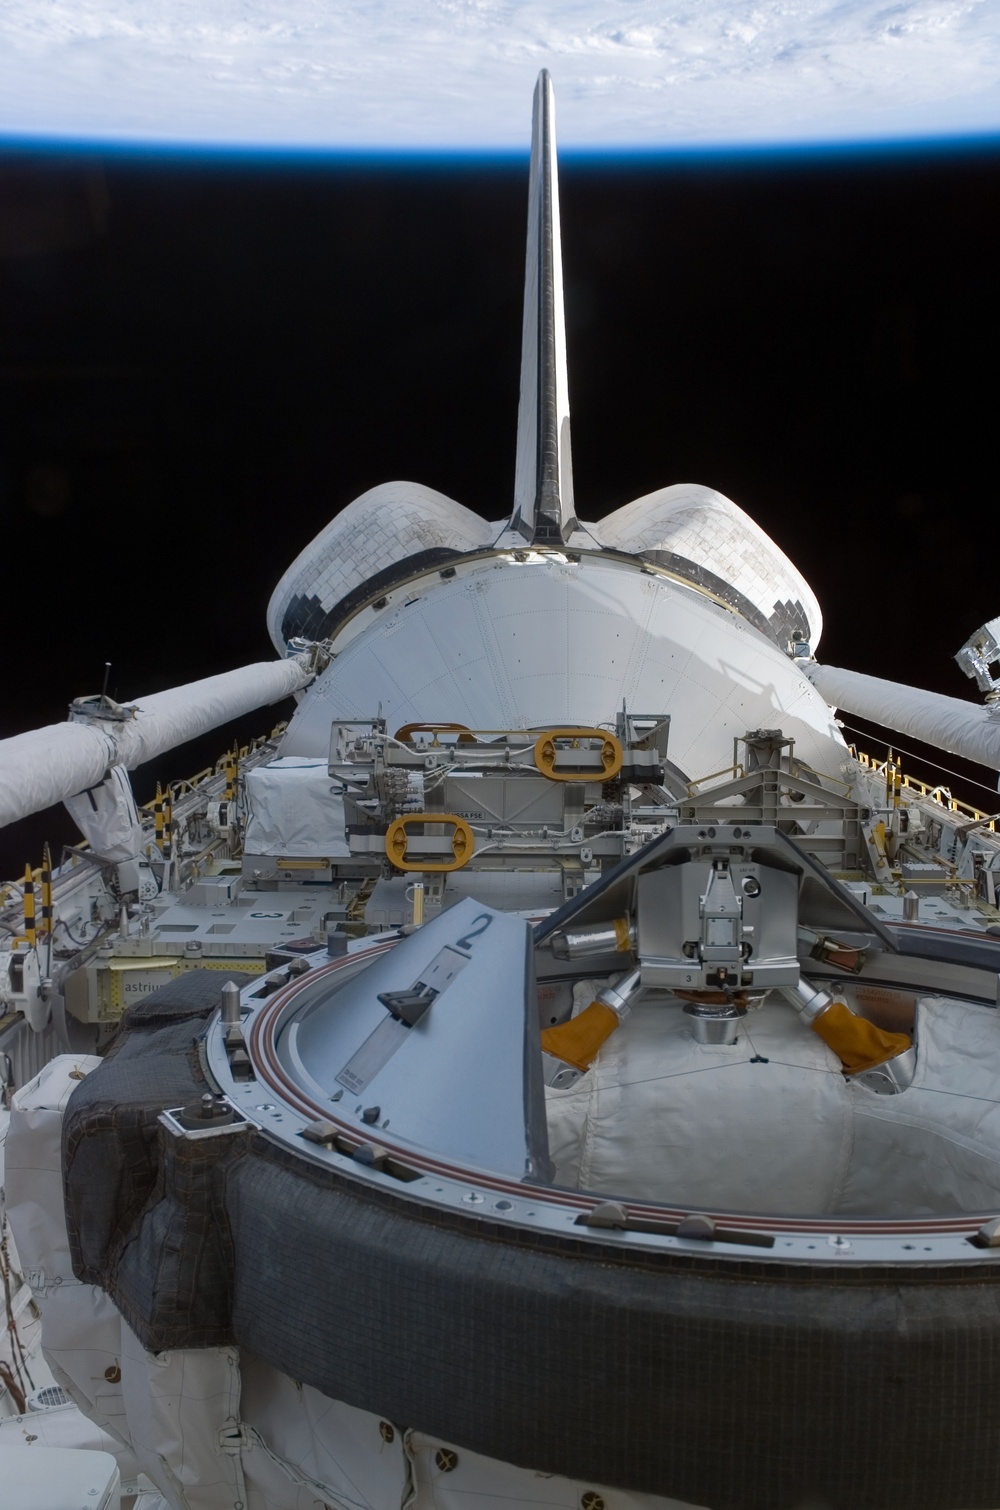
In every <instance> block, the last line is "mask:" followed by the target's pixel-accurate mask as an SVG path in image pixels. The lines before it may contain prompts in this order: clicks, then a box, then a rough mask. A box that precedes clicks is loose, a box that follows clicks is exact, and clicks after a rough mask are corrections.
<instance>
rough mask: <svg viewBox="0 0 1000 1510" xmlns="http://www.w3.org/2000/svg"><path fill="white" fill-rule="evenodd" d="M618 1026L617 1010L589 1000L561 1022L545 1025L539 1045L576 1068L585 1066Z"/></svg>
mask: <svg viewBox="0 0 1000 1510" xmlns="http://www.w3.org/2000/svg"><path fill="white" fill-rule="evenodd" d="M617 1026H618V1014H617V1013H616V1012H612V1010H611V1008H610V1007H606V1006H605V1005H604V1003H603V1002H602V1001H592V1002H591V1003H590V1006H589V1007H584V1009H583V1011H582V1012H581V1013H580V1014H579V1016H577V1017H571V1018H570V1019H569V1021H568V1022H560V1023H558V1024H557V1025H556V1026H555V1027H554V1028H544V1029H543V1030H542V1048H543V1050H544V1051H545V1053H546V1054H552V1055H554V1056H555V1058H556V1059H562V1060H563V1061H564V1062H565V1063H566V1064H572V1065H573V1066H574V1067H575V1068H576V1069H578V1070H587V1069H589V1068H590V1066H591V1063H592V1062H593V1060H595V1059H596V1058H597V1053H598V1050H599V1049H600V1047H601V1045H602V1044H603V1043H604V1042H605V1040H606V1039H608V1038H610V1037H611V1035H612V1033H613V1032H614V1031H615V1028H617Z"/></svg>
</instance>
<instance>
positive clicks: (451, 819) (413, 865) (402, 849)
mask: <svg viewBox="0 0 1000 1510" xmlns="http://www.w3.org/2000/svg"><path fill="white" fill-rule="evenodd" d="M411 823H450V824H452V826H453V832H452V836H451V852H452V854H453V855H454V857H455V858H454V859H453V860H409V859H407V850H408V848H409V844H410V835H409V834H407V832H406V830H407V826H408V825H409V824H411ZM414 838H416V836H414ZM417 842H419V840H417ZM475 847H476V841H475V838H474V836H473V833H472V829H471V828H470V827H469V825H468V824H467V823H466V821H465V819H464V818H460V817H459V816H458V814H457V813H405V814H404V815H403V817H402V818H397V819H396V821H395V822H394V823H390V825H389V828H388V831H387V833H386V836H385V852H386V855H387V856H388V858H389V859H390V860H391V861H392V863H393V865H395V867H396V869H397V870H432V871H440V870H461V869H462V866H463V865H467V864H468V862H469V861H470V860H471V859H472V855H473V852H474V850H475Z"/></svg>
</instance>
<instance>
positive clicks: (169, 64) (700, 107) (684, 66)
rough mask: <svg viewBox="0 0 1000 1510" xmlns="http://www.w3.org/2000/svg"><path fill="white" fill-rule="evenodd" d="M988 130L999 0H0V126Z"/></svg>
mask: <svg viewBox="0 0 1000 1510" xmlns="http://www.w3.org/2000/svg"><path fill="white" fill-rule="evenodd" d="M542 67H547V68H548V69H549V70H550V71H551V73H552V76H553V80H554V82H555V86H556V99H557V104H558V109H559V135H560V142H561V144H562V145H563V146H564V147H611V148H615V147H641V148H657V147H684V146H700V145H708V144H713V143H739V144H748V143H762V142H802V141H806V142H815V141H828V140H835V141H836V140H864V139H872V138H874V139H884V138H886V137H912V136H942V135H943V136H949V135H955V134H968V133H974V134H980V133H995V132H1000V4H998V3H997V0H897V3H892V0H886V3H873V0H839V3H838V0H757V3H753V0H750V3H746V4H743V3H738V0H549V3H538V0H536V3H523V4H522V3H517V0H366V3H360V0H4V4H3V6H2V8H0V133H2V134H3V135H5V136H7V137H10V136H11V135H17V136H49V135H56V136H59V137H63V138H66V137H73V138H80V137H83V138H89V139H94V138H98V139H113V140H118V141H129V140H143V141H150V140H153V141H164V142H190V143H194V142H212V143H218V144H227V145H228V144H232V145H240V144H242V145H248V146H249V145H267V146H303V147H325V148H330V147H332V148H347V149H353V148H366V147H390V148H404V149H409V148H436V147H446V148H466V147H469V148H481V147H517V148H523V147H524V146H525V145H526V139H527V122H528V119H529V115H528V108H529V102H530V94H531V88H532V85H533V82H534V78H535V75H536V73H537V72H538V70H539V68H542Z"/></svg>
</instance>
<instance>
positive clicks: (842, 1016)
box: [812, 1001, 912, 1075]
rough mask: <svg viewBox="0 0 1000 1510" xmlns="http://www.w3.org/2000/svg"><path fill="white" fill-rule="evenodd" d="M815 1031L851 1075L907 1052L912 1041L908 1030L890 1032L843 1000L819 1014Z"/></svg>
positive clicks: (813, 1028) (814, 1024)
mask: <svg viewBox="0 0 1000 1510" xmlns="http://www.w3.org/2000/svg"><path fill="white" fill-rule="evenodd" d="M812 1030H813V1032H814V1033H816V1034H817V1035H818V1036H819V1037H820V1038H822V1040H823V1042H824V1043H825V1044H826V1045H827V1047H828V1048H831V1049H832V1050H833V1052H834V1053H835V1054H836V1055H837V1056H838V1058H839V1059H840V1062H841V1064H842V1065H843V1066H844V1069H845V1070H847V1072H848V1073H849V1074H852V1075H854V1074H857V1072H858V1071H859V1070H870V1069H873V1068H874V1067H875V1065H876V1064H884V1063H885V1061H886V1060H887V1059H895V1057H896V1055H897V1054H902V1053H905V1051H906V1050H907V1049H908V1048H909V1047H910V1043H911V1042H912V1040H911V1039H910V1037H909V1036H908V1035H907V1034H906V1033H886V1032H885V1031H884V1030H883V1029H882V1028H877V1027H876V1026H875V1024H874V1023H873V1022H869V1021H868V1019H867V1017H856V1016H855V1015H854V1013H853V1012H852V1011H851V1009H850V1007H848V1006H845V1005H844V1003H843V1002H842V1001H835V1002H834V1003H833V1005H832V1006H830V1007H827V1009H826V1011H825V1012H823V1013H821V1014H820V1016H819V1017H817V1019H816V1021H815V1022H814V1023H813V1024H812Z"/></svg>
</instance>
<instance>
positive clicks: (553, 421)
mask: <svg viewBox="0 0 1000 1510" xmlns="http://www.w3.org/2000/svg"><path fill="white" fill-rule="evenodd" d="M510 522H511V527H512V528H513V529H516V530H518V531H519V532H520V534H522V535H523V536H524V538H525V539H526V540H528V541H530V542H532V543H537V544H542V543H544V542H556V541H562V542H563V543H565V542H566V541H567V540H568V539H569V537H570V535H571V534H572V532H573V531H574V530H575V529H576V527H577V522H576V512H575V509H574V506H573V467H572V460H571V454H570V431H569V389H568V381H567V374H566V317H565V310H564V308H563V280H562V249H561V245H560V240H559V186H558V181H557V174H556V139H555V104H554V98H553V93H552V81H551V79H550V78H549V74H548V71H547V70H546V69H543V70H542V72H541V73H540V74H539V76H538V83H537V84H536V86H535V101H534V117H533V122H532V133H531V174H530V180H529V186H528V246H527V255H526V258H525V277H524V326H523V335H522V343H521V399H520V404H519V407H518V415H517V469H516V474H515V482H514V510H513V513H512V515H511V521H510Z"/></svg>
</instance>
